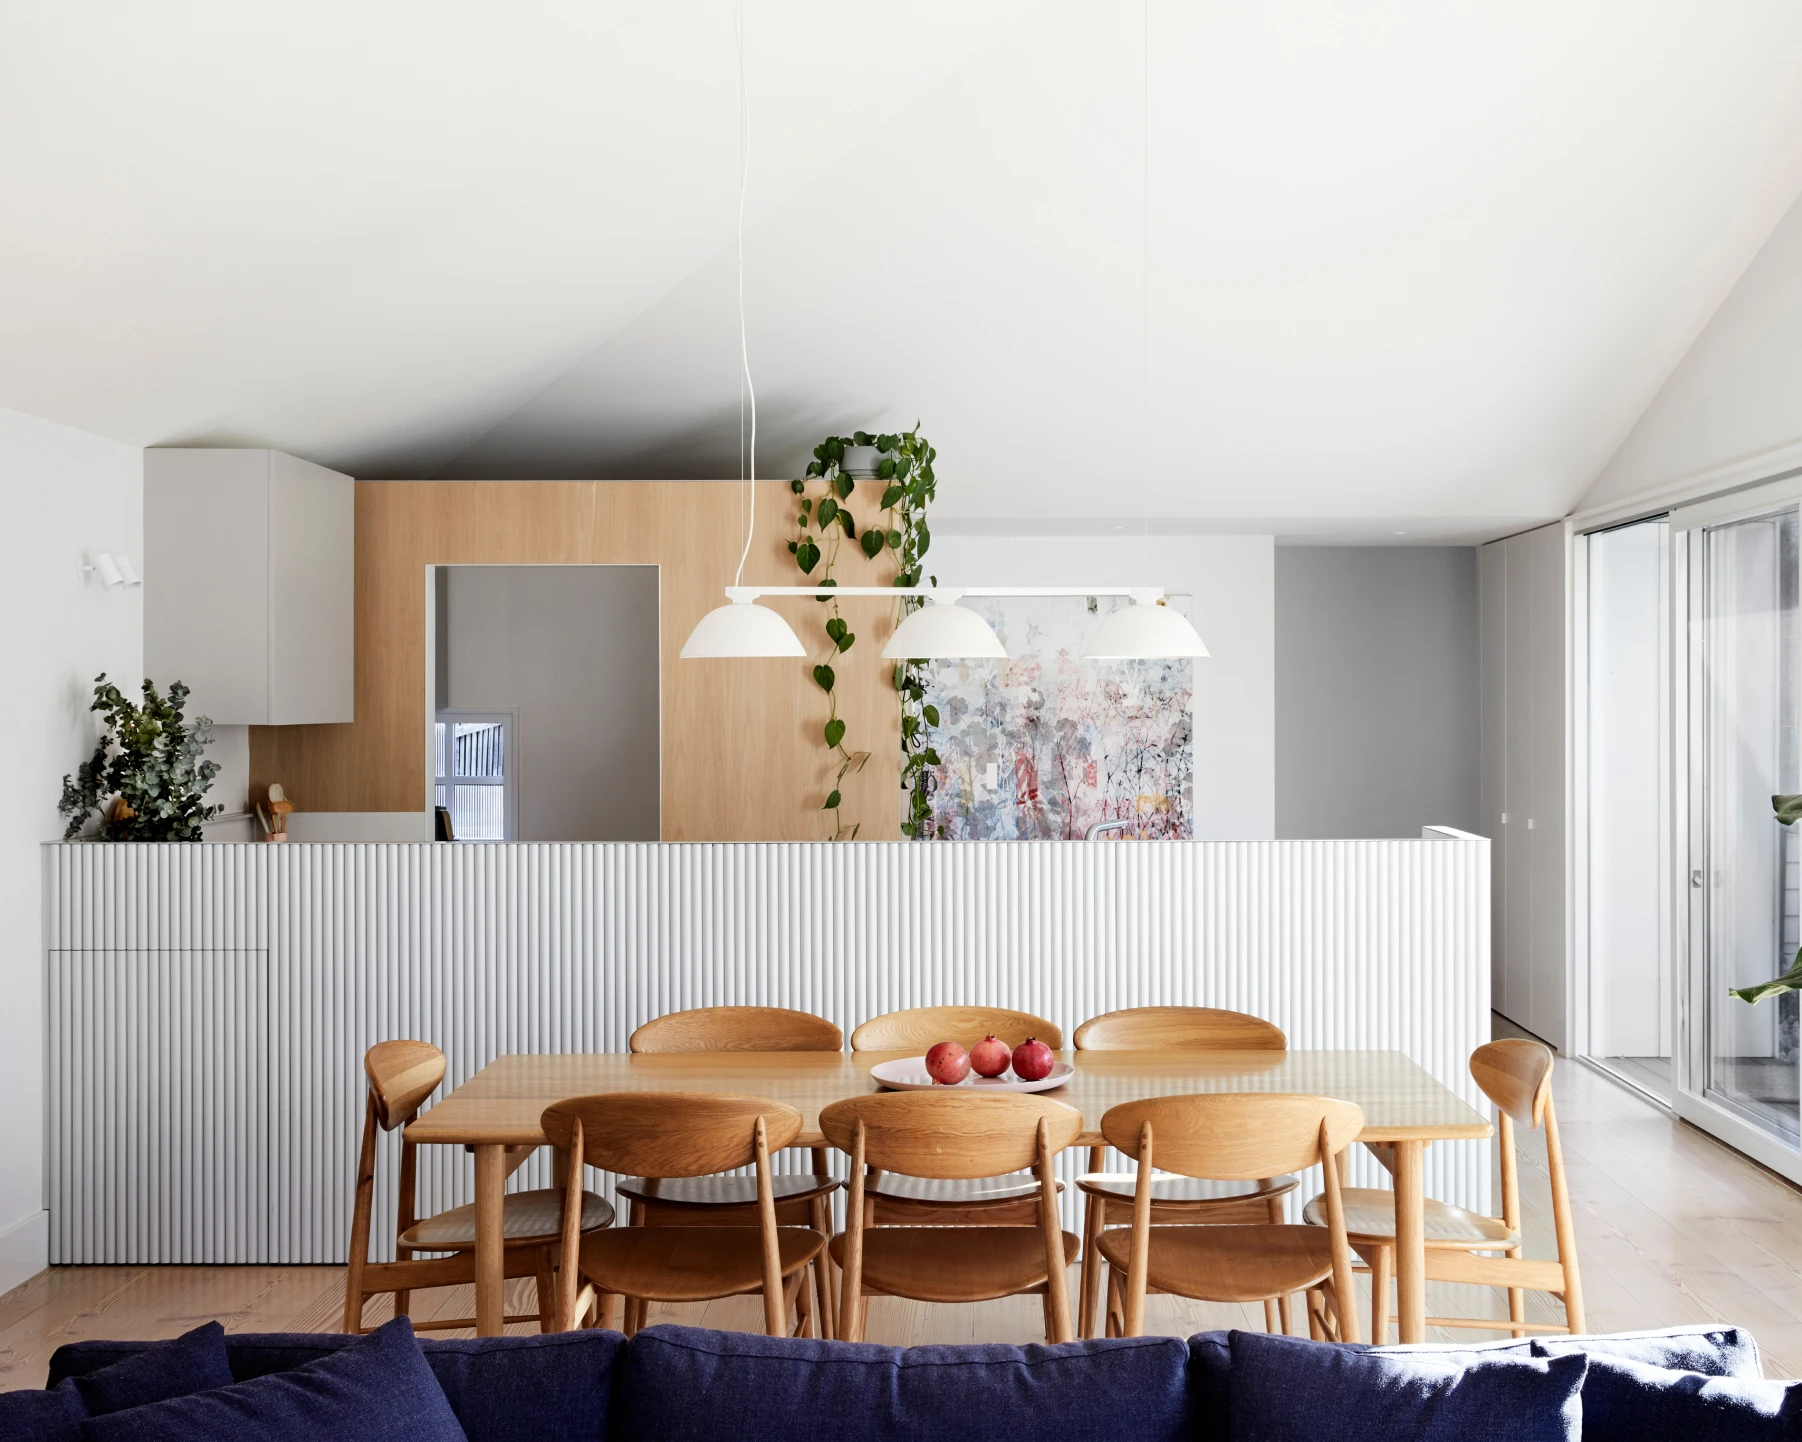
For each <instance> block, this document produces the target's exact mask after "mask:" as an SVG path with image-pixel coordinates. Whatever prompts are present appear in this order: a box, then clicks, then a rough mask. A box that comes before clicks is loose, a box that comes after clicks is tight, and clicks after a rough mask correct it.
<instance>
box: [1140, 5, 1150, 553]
mask: <svg viewBox="0 0 1802 1442" xmlns="http://www.w3.org/2000/svg"><path fill="white" fill-rule="evenodd" d="M1139 407H1140V412H1141V421H1140V425H1139V495H1140V496H1141V498H1143V497H1144V496H1145V494H1146V493H1145V486H1146V485H1147V484H1149V483H1150V480H1151V0H1139ZM1144 506H1145V509H1144V511H1143V513H1142V522H1143V525H1142V529H1141V537H1140V542H1139V565H1140V567H1141V573H1142V575H1146V576H1148V575H1150V574H1151V504H1150V502H1149V501H1145V502H1144Z"/></svg>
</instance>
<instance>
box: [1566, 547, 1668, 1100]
mask: <svg viewBox="0 0 1802 1442" xmlns="http://www.w3.org/2000/svg"><path fill="white" fill-rule="evenodd" d="M1669 537H1670V522H1669V519H1668V518H1667V517H1663V516H1658V517H1654V518H1653V519H1651V520H1646V521H1638V522H1635V523H1634V524H1632V525H1627V526H1620V527H1617V528H1615V529H1614V530H1609V531H1598V532H1595V533H1593V534H1591V535H1589V536H1587V537H1585V538H1584V540H1585V546H1586V559H1587V566H1586V572H1587V575H1586V587H1587V590H1586V594H1585V596H1584V600H1585V602H1586V605H1585V609H1584V615H1585V623H1586V627H1587V636H1586V639H1587V643H1588V644H1587V646H1586V648H1585V658H1586V659H1585V664H1586V665H1587V675H1586V677H1585V683H1586V692H1585V694H1586V697H1587V702H1588V706H1587V716H1586V722H1587V726H1588V735H1587V737H1586V738H1585V739H1586V741H1587V756H1588V765H1587V768H1586V775H1587V780H1588V791H1589V794H1588V797H1587V801H1588V821H1587V825H1588V836H1587V840H1588V845H1587V849H1586V860H1587V867H1588V870H1587V875H1586V880H1587V883H1588V888H1589V894H1588V900H1589V907H1588V925H1589V938H1588V940H1589V984H1590V1003H1589V1055H1590V1056H1591V1057H1593V1058H1594V1059H1595V1060H1596V1061H1598V1062H1600V1063H1601V1064H1602V1065H1603V1066H1605V1067H1607V1068H1608V1069H1609V1070H1611V1071H1613V1072H1615V1073H1617V1074H1618V1075H1620V1076H1622V1077H1624V1078H1626V1079H1627V1080H1628V1081H1630V1082H1632V1083H1633V1084H1634V1085H1635V1086H1638V1087H1640V1088H1641V1089H1642V1090H1645V1091H1649V1092H1651V1093H1653V1094H1654V1095H1655V1096H1657V1097H1659V1098H1660V1099H1662V1100H1664V1101H1665V1102H1667V1103H1668V1102H1669V1101H1670V1098H1671V1081H1672V1079H1671V1056H1672V1045H1671V1037H1672V1022H1673V1016H1674V1012H1675V993H1674V991H1673V984H1672V977H1671V949H1670V931H1669V926H1668V920H1669V916H1670V893H1669V890H1668V887H1669V878H1670V871H1671V853H1670V845H1669V839H1668V838H1669V835H1670V803H1669V787H1668V779H1669V776H1670V752H1669V746H1668V734H1667V733H1668V725H1667V717H1668V715H1669V712H1670V674H1669V667H1668V658H1669V655H1670V630H1669V624H1668V617H1669V615H1670V597H1669V590H1670V588H1669V575H1670V555H1669Z"/></svg>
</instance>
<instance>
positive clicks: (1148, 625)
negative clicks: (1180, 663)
mask: <svg viewBox="0 0 1802 1442" xmlns="http://www.w3.org/2000/svg"><path fill="white" fill-rule="evenodd" d="M1131 595H1132V602H1133V603H1132V605H1130V606H1126V607H1123V608H1122V609H1120V610H1118V611H1116V612H1114V614H1113V615H1111V616H1109V617H1108V618H1107V620H1105V621H1103V622H1102V623H1101V625H1100V627H1099V628H1098V629H1097V630H1096V632H1095V634H1094V635H1093V636H1091V637H1089V644H1088V645H1086V646H1084V647H1083V648H1082V654H1083V656H1084V657H1085V658H1086V659H1088V660H1090V661H1154V660H1180V659H1182V658H1184V657H1201V656H1206V655H1207V654H1208V648H1207V647H1206V646H1204V645H1202V643H1201V637H1200V636H1199V635H1197V634H1196V632H1195V628H1194V627H1193V626H1191V625H1190V624H1189V618H1188V617H1187V616H1184V615H1182V614H1181V613H1180V612H1177V611H1173V610H1171V609H1170V607H1168V606H1166V605H1165V604H1164V593H1163V592H1162V591H1159V590H1140V589H1138V588H1136V587H1135V588H1134V589H1133V591H1132V592H1131Z"/></svg>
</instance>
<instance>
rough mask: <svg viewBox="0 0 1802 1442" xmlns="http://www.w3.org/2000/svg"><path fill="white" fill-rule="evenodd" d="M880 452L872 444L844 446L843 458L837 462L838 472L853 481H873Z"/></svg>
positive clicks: (880, 457)
mask: <svg viewBox="0 0 1802 1442" xmlns="http://www.w3.org/2000/svg"><path fill="white" fill-rule="evenodd" d="M881 461H882V452H881V451H879V450H877V449H876V447H874V446H846V447H845V458H844V460H842V461H840V462H839V463H838V469H839V473H840V474H841V475H846V476H849V477H851V479H852V480H854V481H873V480H875V479H876V467H877V466H878V465H879V464H880V463H881Z"/></svg>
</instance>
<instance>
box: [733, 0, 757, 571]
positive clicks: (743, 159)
mask: <svg viewBox="0 0 1802 1442" xmlns="http://www.w3.org/2000/svg"><path fill="white" fill-rule="evenodd" d="M736 14H737V32H738V359H739V364H740V366H741V367H742V369H743V374H744V384H743V387H742V388H741V390H740V391H739V423H738V443H739V447H740V460H739V466H738V473H739V476H740V478H741V479H743V478H744V477H745V475H746V470H747V467H746V465H745V458H744V453H743V447H744V442H745V427H744V397H745V396H746V395H747V394H748V395H749V396H750V398H751V450H750V456H749V460H750V466H749V476H750V478H749V479H748V480H746V481H745V491H744V496H745V507H746V510H747V513H748V520H747V522H746V525H745V548H744V550H743V551H742V552H740V553H739V557H738V576H737V579H736V580H734V582H733V584H734V585H743V584H744V579H745V560H746V559H747V558H748V557H749V556H750V554H751V537H752V536H754V535H756V534H757V387H756V386H754V385H753V384H752V383H751V348H750V343H749V341H748V340H747V339H746V338H745V187H746V185H747V184H748V182H749V180H750V174H751V103H750V100H749V98H748V97H747V96H746V94H745V3H744V0H738V6H737V11H736Z"/></svg>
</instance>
